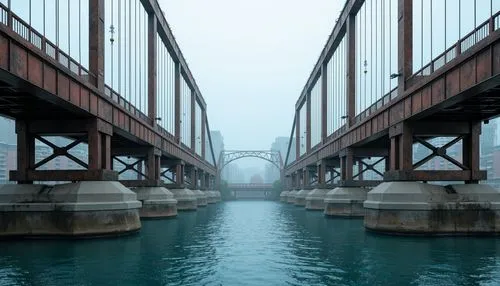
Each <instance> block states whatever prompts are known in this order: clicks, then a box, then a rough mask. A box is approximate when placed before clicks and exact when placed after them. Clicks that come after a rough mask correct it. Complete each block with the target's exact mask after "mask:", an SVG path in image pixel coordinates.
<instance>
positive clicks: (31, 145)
mask: <svg viewBox="0 0 500 286" xmlns="http://www.w3.org/2000/svg"><path fill="white" fill-rule="evenodd" d="M16 133H17V171H18V174H19V175H18V176H19V178H21V180H19V181H18V182H17V183H18V184H33V181H28V180H27V177H28V171H29V170H31V169H32V168H33V166H34V165H35V137H34V136H33V134H31V133H30V132H29V124H28V123H27V122H26V121H21V120H16Z"/></svg>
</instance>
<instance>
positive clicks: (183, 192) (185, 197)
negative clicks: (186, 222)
mask: <svg viewBox="0 0 500 286" xmlns="http://www.w3.org/2000/svg"><path fill="white" fill-rule="evenodd" d="M170 192H172V194H174V198H175V199H176V200H177V210H178V211H195V210H196V209H197V208H198V200H197V197H196V195H195V194H194V193H193V192H192V191H191V190H189V189H186V188H184V189H171V190H170Z"/></svg>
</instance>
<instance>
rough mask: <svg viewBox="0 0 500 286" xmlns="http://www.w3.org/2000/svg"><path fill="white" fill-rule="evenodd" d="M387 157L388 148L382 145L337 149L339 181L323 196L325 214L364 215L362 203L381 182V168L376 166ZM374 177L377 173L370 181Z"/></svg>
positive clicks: (382, 167)
mask: <svg viewBox="0 0 500 286" xmlns="http://www.w3.org/2000/svg"><path fill="white" fill-rule="evenodd" d="M387 156H388V151H387V150H386V149H382V148H348V149H345V150H343V151H342V152H340V154H339V157H340V162H341V172H340V173H341V180H340V181H339V183H338V186H337V187H336V188H335V189H333V190H331V191H329V192H328V193H327V195H326V197H325V211H324V212H325V215H328V216H343V217H362V216H364V213H365V211H364V208H363V203H364V201H365V200H366V197H367V193H368V191H369V190H370V188H371V187H374V186H376V185H378V184H380V183H381V182H382V179H383V171H384V170H385V167H384V166H380V165H381V164H382V163H385V162H386V160H387V159H386V158H387ZM374 158H378V159H374ZM354 162H356V164H357V168H356V169H357V172H356V173H354ZM344 169H345V170H344ZM374 176H378V180H374V179H373V178H372V177H374Z"/></svg>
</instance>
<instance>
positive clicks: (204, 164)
mask: <svg viewBox="0 0 500 286" xmlns="http://www.w3.org/2000/svg"><path fill="white" fill-rule="evenodd" d="M115 2H116V1H104V0H83V1H67V0H61V1H58V2H57V5H56V3H55V1H47V2H46V1H0V89H1V90H2V93H1V95H0V114H1V115H3V116H7V117H10V118H13V119H15V121H16V132H17V142H18V154H17V155H18V156H17V158H18V159H17V170H15V171H12V172H11V173H10V179H11V180H13V181H17V182H18V183H32V182H33V181H113V180H119V179H120V178H121V176H119V174H122V173H124V172H125V171H129V172H135V173H136V174H137V178H135V177H134V178H132V179H131V178H130V176H129V178H128V179H121V182H122V183H123V184H124V185H125V186H129V187H141V186H142V187H144V186H163V185H166V183H169V184H168V186H169V187H182V186H184V184H185V183H188V185H190V187H192V188H195V189H199V188H200V187H201V188H203V189H209V188H211V187H213V185H214V182H215V176H216V173H217V167H216V162H215V158H214V154H213V151H212V146H211V140H210V128H209V124H208V120H207V114H206V103H205V100H204V99H203V97H202V95H201V92H200V90H199V89H198V86H197V85H196V81H195V80H194V77H193V75H192V74H191V71H190V70H189V67H188V65H187V63H186V60H185V59H184V56H183V55H182V52H181V50H180V49H179V46H178V45H177V43H176V41H175V39H174V36H173V35H172V31H171V30H170V28H169V26H168V24H167V21H166V19H165V16H164V14H163V12H162V11H161V9H160V7H159V5H158V2H157V1H156V0H141V1H127V3H125V1H118V2H117V3H118V6H117V5H116V3H115ZM122 2H123V3H122ZM113 3H115V4H113ZM113 5H114V6H113ZM50 136H63V137H67V138H71V139H73V140H74V142H73V143H71V144H69V145H68V146H56V145H55V144H53V143H51V141H50V140H49V139H48V137H50ZM35 141H40V142H42V143H44V144H46V145H49V146H50V147H52V148H53V150H54V154H53V155H52V156H49V157H48V158H45V159H43V160H41V161H39V162H35V160H34V158H35V156H34V146H35ZM80 143H83V144H87V145H88V158H83V159H79V158H75V156H73V155H71V153H70V150H71V149H72V148H73V147H75V146H76V145H78V144H80ZM56 156H67V157H68V158H69V159H71V160H73V161H75V162H76V163H77V164H78V165H80V166H81V169H80V170H40V168H41V167H43V166H44V165H45V164H46V163H47V162H48V161H50V160H51V159H53V158H54V157H56ZM124 157H127V158H126V159H128V158H133V159H129V160H125V159H124ZM185 178H186V181H185ZM163 180H164V181H165V182H166V183H165V182H163Z"/></svg>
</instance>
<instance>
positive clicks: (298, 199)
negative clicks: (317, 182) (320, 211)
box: [294, 189, 312, 207]
mask: <svg viewBox="0 0 500 286" xmlns="http://www.w3.org/2000/svg"><path fill="white" fill-rule="evenodd" d="M311 191H312V190H304V189H302V190H300V191H298V192H297V194H296V195H295V202H294V204H295V205H296V206H299V207H305V206H306V197H307V195H309V193H310V192H311Z"/></svg>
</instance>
